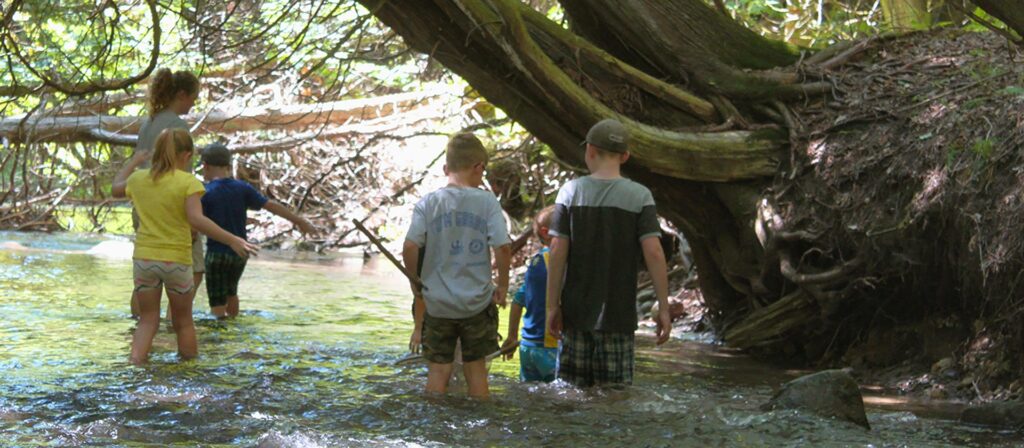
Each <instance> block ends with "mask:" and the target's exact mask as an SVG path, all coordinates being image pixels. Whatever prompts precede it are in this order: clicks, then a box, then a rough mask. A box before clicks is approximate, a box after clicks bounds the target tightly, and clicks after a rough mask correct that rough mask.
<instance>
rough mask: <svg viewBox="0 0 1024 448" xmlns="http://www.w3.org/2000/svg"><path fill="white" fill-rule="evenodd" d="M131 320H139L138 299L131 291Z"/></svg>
mask: <svg viewBox="0 0 1024 448" xmlns="http://www.w3.org/2000/svg"><path fill="white" fill-rule="evenodd" d="M131 307H132V319H138V318H139V297H138V296H137V295H136V293H135V291H132V305H131Z"/></svg>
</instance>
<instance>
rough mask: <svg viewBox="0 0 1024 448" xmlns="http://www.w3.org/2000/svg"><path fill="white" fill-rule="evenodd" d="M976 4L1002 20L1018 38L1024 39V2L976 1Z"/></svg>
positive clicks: (1012, 0)
mask: <svg viewBox="0 0 1024 448" xmlns="http://www.w3.org/2000/svg"><path fill="white" fill-rule="evenodd" d="M974 3H975V4H977V5H978V6H979V7H981V9H983V10H985V12H987V13H989V14H991V15H992V16H993V17H995V18H997V19H999V20H1002V21H1003V23H1005V24H1006V26H1008V27H1010V29H1012V30H1013V31H1015V32H1016V33H1017V36H1018V37H1024V0H974Z"/></svg>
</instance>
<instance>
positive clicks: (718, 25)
mask: <svg viewBox="0 0 1024 448" xmlns="http://www.w3.org/2000/svg"><path fill="white" fill-rule="evenodd" d="M597 3H601V4H600V5H591V6H593V7H590V8H587V7H585V5H583V4H582V2H579V3H577V2H571V1H565V2H563V4H564V5H565V7H566V11H567V12H568V13H569V17H570V18H571V19H572V22H571V23H572V28H573V29H574V30H577V31H580V32H581V33H583V34H584V36H587V35H589V34H593V35H595V36H599V37H601V39H594V40H589V39H583V38H580V37H578V36H577V35H575V34H573V33H571V32H569V31H567V30H565V29H563V28H561V27H559V26H557V25H555V24H553V23H552V22H550V21H549V20H547V19H546V18H544V17H543V16H541V15H539V14H538V13H536V12H535V11H533V10H531V9H529V8H527V7H525V6H524V5H522V4H520V3H519V2H517V1H508V0H502V1H490V2H468V1H457V0H448V1H434V2H418V1H412V0H405V1H397V0H396V1H389V2H386V3H383V4H382V5H381V6H380V7H379V8H376V6H377V2H375V1H371V0H366V1H365V2H364V4H365V5H366V6H367V7H368V8H369V9H371V10H372V11H374V14H375V15H376V16H377V17H378V18H379V19H380V20H381V21H383V22H384V23H385V24H387V25H389V26H390V27H392V28H393V29H394V30H395V31H397V32H398V33H399V34H401V35H402V36H403V37H404V38H405V40H406V43H407V44H408V45H410V46H412V47H413V48H415V49H418V50H420V51H423V52H429V53H430V54H432V55H433V57H435V58H436V59H438V60H439V61H440V62H441V63H443V64H445V65H446V66H447V67H448V68H450V69H452V70H453V71H455V72H457V73H458V74H459V75H461V76H462V77H464V78H465V79H466V80H467V81H469V83H470V84H471V85H472V86H473V87H474V88H476V89H477V90H479V91H480V92H481V93H482V94H483V96H485V97H486V98H487V99H488V100H489V101H491V102H492V103H494V104H496V105H497V106H499V107H501V108H502V109H504V110H505V111H506V112H507V113H509V115H510V116H512V117H513V118H514V119H516V120H517V121H519V122H520V123H522V124H523V125H524V126H525V127H526V128H527V129H529V130H530V131H531V132H532V133H534V134H535V135H537V136H538V137H540V138H541V139H542V140H544V141H545V142H547V143H548V144H549V145H550V146H551V147H552V148H553V149H554V150H555V151H556V153H557V154H558V156H559V157H561V158H563V159H566V160H569V161H572V162H575V163H577V164H581V163H580V162H581V155H582V154H581V152H580V150H579V147H578V142H579V141H580V140H581V139H582V138H583V136H584V134H585V132H586V130H587V129H588V128H589V127H590V125H592V124H593V123H595V122H597V121H599V120H600V119H602V118H605V117H616V118H618V119H620V120H622V121H623V122H624V123H626V124H627V125H628V126H629V127H630V128H631V133H632V135H633V140H632V142H631V152H632V153H633V157H632V158H631V159H630V160H631V162H630V163H628V164H627V166H626V171H627V173H628V174H629V175H630V176H631V177H633V178H635V179H637V180H639V181H641V182H643V183H645V184H646V185H648V186H649V187H650V188H651V189H652V191H653V192H654V194H655V196H656V200H657V202H658V208H659V213H661V214H662V215H663V216H665V217H666V218H668V219H670V220H671V221H672V222H673V223H675V224H676V225H677V226H678V227H679V228H680V229H682V231H683V233H684V235H685V236H686V237H687V239H688V240H689V241H690V243H691V245H692V246H693V251H694V258H695V260H696V263H697V266H698V269H699V271H700V282H701V287H702V289H703V291H704V296H705V298H706V301H707V302H708V305H709V307H710V309H711V311H712V315H713V316H715V321H716V322H717V323H718V324H720V325H722V326H723V327H724V326H726V325H727V324H728V323H729V322H730V321H734V320H736V318H737V316H742V315H743V312H742V310H744V309H746V308H749V307H750V305H749V304H748V303H749V302H750V301H751V300H753V299H754V298H755V297H756V296H759V295H765V296H769V298H770V296H772V295H773V294H774V293H773V292H772V291H768V290H767V289H766V287H765V286H764V283H765V281H764V280H762V279H761V277H762V272H761V271H762V269H761V260H762V258H763V250H762V248H761V246H760V244H759V243H758V240H757V238H756V236H755V234H754V232H753V223H754V217H755V216H754V215H755V213H754V212H755V205H756V203H757V200H758V198H759V193H760V190H761V189H762V188H763V186H764V185H765V184H766V182H767V181H768V180H769V179H771V177H772V176H774V175H775V174H776V173H777V172H778V170H779V169H780V167H782V166H784V165H785V163H784V162H785V161H787V160H788V154H787V152H786V150H785V149H786V146H787V144H788V138H789V137H788V134H787V133H786V132H785V130H784V129H783V128H782V127H781V126H779V125H777V124H776V123H773V122H771V121H770V120H769V119H767V118H766V117H767V116H769V115H770V116H775V117H778V116H779V114H778V113H775V112H774V110H775V106H773V105H772V104H773V103H772V101H773V100H774V99H775V98H784V97H787V96H788V95H792V94H794V93H795V92H803V91H805V89H807V88H808V85H807V84H802V83H800V82H797V78H796V76H794V75H793V74H792V73H787V72H785V71H781V70H779V71H763V70H764V69H771V68H773V67H777V66H781V65H787V64H790V63H792V62H794V61H795V60H796V59H797V54H796V51H795V49H793V48H792V47H789V46H786V45H782V44H777V43H774V42H770V41H765V40H764V39H762V38H760V37H758V36H756V35H755V34H753V33H751V32H750V31H748V30H746V29H744V28H742V27H740V26H739V25H737V24H735V23H733V22H732V21H731V19H729V18H727V17H724V16H723V15H721V14H719V13H717V12H715V11H713V10H711V9H709V8H708V7H707V6H706V5H704V4H703V3H702V2H700V1H696V0H691V1H677V2H671V4H669V2H661V1H655V0H650V1H637V2H616V1H612V0H608V1H603V2H597ZM587 4H588V5H590V3H589V2H588V3H587ZM596 11H600V12H601V14H599V15H598V14H597V13H596ZM580 14H589V15H587V16H586V18H585V19H579V20H577V17H578V16H579V15H580ZM651 29H657V30H662V32H658V33H652V32H650V31H649V30H651ZM707 42H716V43H718V45H717V47H713V48H710V49H709V48H708V47H705V46H702V44H703V43H707ZM662 47H667V48H662ZM718 56H721V57H718ZM751 86H757V87H756V88H751ZM811 88H812V89H813V86H811ZM665 92H671V95H669V94H665ZM729 98H734V99H737V100H742V101H744V103H737V104H739V106H738V107H729V105H731V104H732V103H731V101H730V100H729ZM705 105H710V107H711V110H712V111H713V113H711V114H708V113H707V112H706V110H708V109H707V107H709V106H705ZM755 109H761V110H764V109H770V110H769V111H768V112H764V113H761V112H752V111H754V110H755ZM740 114H742V116H746V117H748V120H754V119H756V120H758V121H761V122H762V124H760V125H751V126H748V127H747V128H741V127H738V126H734V125H733V123H735V122H734V120H733V119H734V117H737V118H742V117H739V115H740ZM765 114H768V115H765ZM723 123H725V124H724V125H723ZM767 283H769V284H771V283H772V281H771V280H768V281H767Z"/></svg>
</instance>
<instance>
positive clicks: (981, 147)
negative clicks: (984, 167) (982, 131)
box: [971, 138, 996, 160]
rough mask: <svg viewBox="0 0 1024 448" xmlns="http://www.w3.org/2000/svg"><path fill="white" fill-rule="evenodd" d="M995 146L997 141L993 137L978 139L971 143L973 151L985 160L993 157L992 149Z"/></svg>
mask: <svg viewBox="0 0 1024 448" xmlns="http://www.w3.org/2000/svg"><path fill="white" fill-rule="evenodd" d="M995 146H996V142H995V141H994V140H992V139H989V138H983V139H978V140H975V141H974V143H971V153H973V154H974V155H976V156H978V157H980V158H982V159H984V160H988V159H990V158H991V157H992V151H993V150H994V148H995Z"/></svg>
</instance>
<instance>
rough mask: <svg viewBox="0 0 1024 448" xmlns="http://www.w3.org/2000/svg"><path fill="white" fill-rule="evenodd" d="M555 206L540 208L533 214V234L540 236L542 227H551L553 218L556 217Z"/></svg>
mask: <svg viewBox="0 0 1024 448" xmlns="http://www.w3.org/2000/svg"><path fill="white" fill-rule="evenodd" d="M554 214H555V206H554V205H549V206H547V207H544V208H542V209H540V211H539V212H537V214H536V215H533V234H534V235H536V236H537V238H540V228H541V227H547V228H549V229H550V228H551V220H552V219H554V218H553V215H554Z"/></svg>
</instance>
